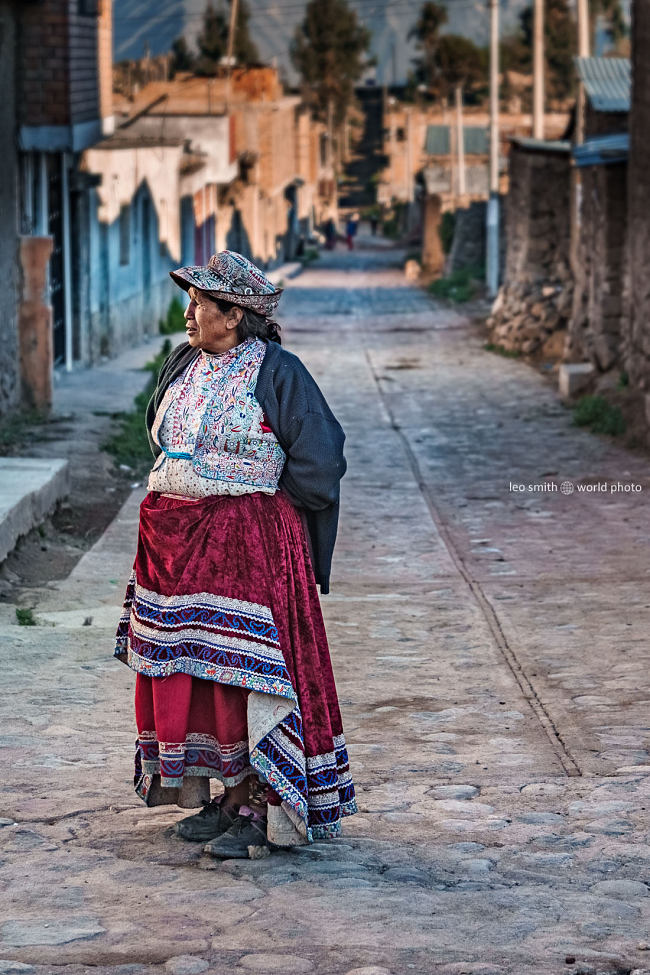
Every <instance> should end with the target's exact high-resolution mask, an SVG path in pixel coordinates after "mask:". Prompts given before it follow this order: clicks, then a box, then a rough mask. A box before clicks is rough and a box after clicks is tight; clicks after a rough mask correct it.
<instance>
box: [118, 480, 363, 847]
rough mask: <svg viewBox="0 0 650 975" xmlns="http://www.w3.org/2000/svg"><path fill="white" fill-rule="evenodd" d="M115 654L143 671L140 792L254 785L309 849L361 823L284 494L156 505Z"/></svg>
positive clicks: (307, 573)
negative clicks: (347, 824)
mask: <svg viewBox="0 0 650 975" xmlns="http://www.w3.org/2000/svg"><path fill="white" fill-rule="evenodd" d="M115 654H116V656H117V657H119V658H120V659H121V660H123V661H124V662H126V663H128V665H129V666H130V667H131V668H132V669H133V670H135V671H136V673H137V677H136V723H137V727H138V740H137V742H136V770H135V784H136V791H137V792H138V794H139V795H140V796H141V798H143V799H144V801H145V802H146V801H147V797H148V794H149V791H150V788H151V783H152V780H153V776H154V775H160V777H161V784H162V785H163V786H165V787H176V786H179V785H181V784H182V781H183V777H184V776H186V775H205V776H209V777H214V778H217V779H219V780H220V781H222V782H224V783H225V784H226V785H235V784H237V783H239V782H241V781H243V779H245V778H246V777H247V776H248V775H252V774H255V775H257V777H258V778H259V779H260V780H261V781H262V782H265V783H266V784H267V785H268V787H269V788H270V790H272V792H273V793H275V796H276V797H277V801H278V802H281V803H282V805H283V806H284V807H285V809H286V811H287V813H288V814H289V815H290V816H291V818H292V819H293V821H294V822H296V821H300V822H301V823H302V824H303V825H304V833H305V835H306V836H307V838H308V839H309V840H311V839H314V838H318V837H324V836H332V835H336V834H337V833H338V832H339V830H340V825H341V819H342V817H344V816H346V815H351V814H352V813H354V812H355V811H356V803H355V799H354V786H353V784H352V780H351V777H350V771H349V766H348V757H347V752H346V747H345V739H344V735H343V727H342V724H341V715H340V710H339V705H338V699H337V695H336V687H335V684H334V677H333V673H332V666H331V661H330V655H329V649H328V644H327V637H326V635H325V627H324V624H323V617H322V613H321V609H320V602H319V598H318V592H317V589H316V583H315V580H314V575H313V570H312V567H311V562H310V558H309V551H308V548H307V542H306V538H305V534H304V531H303V527H302V523H301V521H300V517H299V515H298V512H297V511H296V509H295V508H294V506H293V505H292V504H291V502H290V501H289V500H288V498H287V497H286V496H285V495H283V494H282V493H281V492H278V493H277V494H275V495H266V494H261V493H255V494H248V495H243V496H241V497H234V496H230V495H223V496H219V495H215V496H211V497H207V498H200V499H181V498H173V497H170V496H167V495H162V494H159V493H157V492H150V493H149V494H148V495H147V497H146V498H145V499H144V501H143V502H142V505H141V507H140V528H139V538H138V549H137V554H136V559H135V565H134V569H133V573H132V576H131V579H130V581H129V585H128V588H127V593H126V598H125V602H124V610H123V614H122V618H121V620H120V625H119V627H118V632H117V646H116V650H115Z"/></svg>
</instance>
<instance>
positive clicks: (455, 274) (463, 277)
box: [429, 267, 484, 304]
mask: <svg viewBox="0 0 650 975" xmlns="http://www.w3.org/2000/svg"><path fill="white" fill-rule="evenodd" d="M483 277H484V274H483V271H482V270H481V268H478V267H461V268H458V270H457V271H452V273H451V274H449V275H447V277H445V278H436V280H435V281H432V282H431V284H430V285H429V291H430V292H431V294H432V295H435V296H436V298H446V299H447V300H449V301H454V302H456V303H457V304H462V303H463V302H465V301H471V300H472V298H475V297H476V296H477V294H478V293H479V291H480V289H481V282H482V279H483Z"/></svg>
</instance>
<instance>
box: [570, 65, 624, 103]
mask: <svg viewBox="0 0 650 975" xmlns="http://www.w3.org/2000/svg"><path fill="white" fill-rule="evenodd" d="M575 60H576V67H577V69H578V75H579V76H580V80H581V81H582V82H584V86H585V89H586V91H587V97H588V98H589V101H590V102H591V104H592V105H593V107H594V108H595V109H596V111H597V112H629V110H630V59H629V58H576V59H575Z"/></svg>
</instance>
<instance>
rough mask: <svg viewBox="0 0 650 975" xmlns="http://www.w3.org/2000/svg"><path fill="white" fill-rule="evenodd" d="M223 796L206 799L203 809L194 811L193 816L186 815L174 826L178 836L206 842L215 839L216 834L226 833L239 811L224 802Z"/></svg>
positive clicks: (196, 841) (195, 841) (193, 841)
mask: <svg viewBox="0 0 650 975" xmlns="http://www.w3.org/2000/svg"><path fill="white" fill-rule="evenodd" d="M222 802H223V797H220V798H219V799H210V801H209V802H206V801H205V800H204V802H203V809H201V811H200V812H197V813H194V815H193V816H186V817H185V819H181V820H179V822H177V823H176V825H175V826H174V831H175V832H176V834H177V836H180V837H181V838H182V839H184V840H189V841H190V842H191V843H205V841H206V840H213V839H214V838H215V837H216V836H220V835H221V834H222V833H225V832H226V830H228V829H229V828H230V826H232V824H233V822H234V820H235V819H236V817H237V813H236V812H235V810H234V809H233V808H232V807H228V806H224V805H223V804H222Z"/></svg>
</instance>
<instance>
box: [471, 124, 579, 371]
mask: <svg viewBox="0 0 650 975" xmlns="http://www.w3.org/2000/svg"><path fill="white" fill-rule="evenodd" d="M569 159H570V157H569V147H568V146H566V148H562V149H551V148H548V149H546V148H544V149H539V148H535V149H532V148H529V147H528V146H526V145H523V144H519V143H518V142H516V141H513V144H512V151H511V153H510V188H509V192H508V197H507V202H506V221H507V225H508V240H507V248H506V263H505V274H504V283H503V285H502V287H501V288H500V290H499V294H498V295H497V298H496V300H495V302H494V305H493V308H492V314H491V316H490V317H489V318H488V321H487V325H488V328H489V331H490V339H491V341H492V342H495V343H497V344H498V345H501V346H503V347H504V348H506V349H510V350H519V351H521V352H523V353H525V354H534V353H536V352H541V353H542V354H543V355H549V356H552V357H554V358H558V359H559V358H561V357H562V351H563V345H564V336H565V334H566V331H565V330H566V326H567V322H568V319H569V317H570V313H571V305H572V295H573V280H572V274H571V270H570V264H569V245H570V223H569V212H570V164H569Z"/></svg>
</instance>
